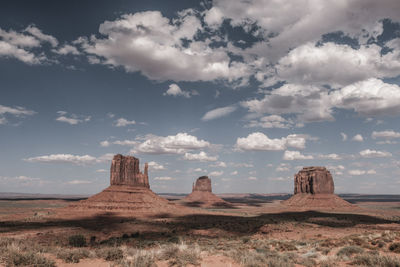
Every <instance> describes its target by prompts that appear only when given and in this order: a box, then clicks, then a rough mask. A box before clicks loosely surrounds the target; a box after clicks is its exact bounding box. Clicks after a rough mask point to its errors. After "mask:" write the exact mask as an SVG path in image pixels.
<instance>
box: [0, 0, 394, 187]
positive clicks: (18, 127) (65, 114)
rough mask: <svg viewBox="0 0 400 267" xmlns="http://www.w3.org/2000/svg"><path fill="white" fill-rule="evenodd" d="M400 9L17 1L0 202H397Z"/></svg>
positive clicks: (4, 36) (4, 97)
mask: <svg viewBox="0 0 400 267" xmlns="http://www.w3.org/2000/svg"><path fill="white" fill-rule="evenodd" d="M399 115H400V2H399V1H398V0H382V1H375V0H352V1H350V0H339V1H338V0H326V1H325V0H324V1H322V0H299V1H282V0H274V1H272V0H241V1H239V0H238V1H229V0H215V1H188V0H185V1H155V0H146V1H127V0H115V1H105V0H101V1H95V2H94V1H81V0H80V1H78V0H70V1H51V0H48V1H46V0H37V1H28V0H26V1H21V0H10V1H8V0H4V1H2V7H1V9H0V192H21V193H51V194H55V193H56V194H93V193H97V192H99V191H101V190H102V189H104V188H105V187H107V186H108V185H109V168H110V163H111V159H112V156H113V155H114V154H117V153H120V154H124V155H133V156H135V157H138V158H139V159H140V162H141V165H142V166H143V164H144V162H148V163H149V166H150V170H149V180H150V186H151V189H152V190H153V191H155V192H158V193H161V192H164V193H166V192H168V193H189V192H190V191H191V187H192V183H193V182H194V181H195V179H196V178H198V177H200V176H202V175H208V176H209V177H210V178H211V180H212V186H213V191H214V192H216V193H291V192H293V176H294V174H295V173H297V172H298V171H299V170H300V169H301V168H302V167H304V166H326V167H327V168H328V170H330V172H331V173H332V176H333V179H334V182H335V192H336V193H365V194H371V193H372V194H398V193H399V192H400V126H399V125H400V118H399Z"/></svg>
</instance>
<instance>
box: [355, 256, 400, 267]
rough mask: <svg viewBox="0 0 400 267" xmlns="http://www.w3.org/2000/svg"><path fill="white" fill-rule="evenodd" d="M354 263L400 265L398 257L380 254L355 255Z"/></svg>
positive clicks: (384, 266)
mask: <svg viewBox="0 0 400 267" xmlns="http://www.w3.org/2000/svg"><path fill="white" fill-rule="evenodd" d="M352 264H354V265H361V266H368V267H400V261H399V260H398V259H397V258H393V257H389V256H381V255H379V254H361V255H357V256H356V257H354V260H353V262H352Z"/></svg>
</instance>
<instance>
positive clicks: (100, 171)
mask: <svg viewBox="0 0 400 267" xmlns="http://www.w3.org/2000/svg"><path fill="white" fill-rule="evenodd" d="M96 172H99V173H107V172H109V171H107V170H106V169H98V170H96Z"/></svg>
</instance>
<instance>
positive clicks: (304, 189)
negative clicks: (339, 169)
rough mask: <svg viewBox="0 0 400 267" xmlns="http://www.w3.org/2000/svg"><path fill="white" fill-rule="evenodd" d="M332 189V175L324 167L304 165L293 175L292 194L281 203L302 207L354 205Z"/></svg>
mask: <svg viewBox="0 0 400 267" xmlns="http://www.w3.org/2000/svg"><path fill="white" fill-rule="evenodd" d="M334 191H335V186H334V183H333V178H332V175H331V173H330V172H329V171H328V170H327V169H326V168H325V167H304V168H303V169H302V170H300V171H299V172H298V173H297V174H295V175H294V195H293V196H292V197H291V198H290V199H288V200H286V201H284V202H283V204H285V205H287V206H291V207H297V208H302V209H310V208H311V209H313V208H323V209H336V208H354V207H355V206H354V205H352V204H350V203H349V202H347V201H345V200H343V199H341V198H340V197H338V196H337V195H335V194H334Z"/></svg>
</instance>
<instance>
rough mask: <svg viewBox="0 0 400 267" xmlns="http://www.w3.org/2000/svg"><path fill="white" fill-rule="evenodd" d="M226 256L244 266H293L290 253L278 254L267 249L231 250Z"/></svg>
mask: <svg viewBox="0 0 400 267" xmlns="http://www.w3.org/2000/svg"><path fill="white" fill-rule="evenodd" d="M227 256H229V257H231V258H233V259H234V260H235V261H236V262H238V263H240V264H241V265H243V266H245V267H261V266H270V267H290V266H294V262H293V260H292V258H293V255H291V254H283V255H282V254H278V253H277V252H273V251H268V250H256V251H248V250H244V251H243V250H232V251H230V252H229V253H228V254H227Z"/></svg>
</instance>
